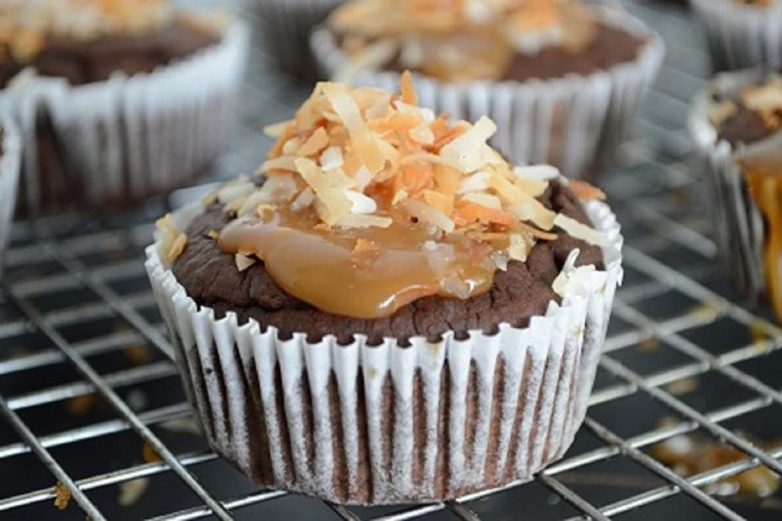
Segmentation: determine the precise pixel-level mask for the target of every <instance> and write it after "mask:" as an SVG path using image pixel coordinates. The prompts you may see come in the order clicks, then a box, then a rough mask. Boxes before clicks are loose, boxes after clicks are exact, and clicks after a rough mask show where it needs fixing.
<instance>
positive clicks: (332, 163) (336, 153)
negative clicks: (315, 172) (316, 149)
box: [320, 146, 345, 172]
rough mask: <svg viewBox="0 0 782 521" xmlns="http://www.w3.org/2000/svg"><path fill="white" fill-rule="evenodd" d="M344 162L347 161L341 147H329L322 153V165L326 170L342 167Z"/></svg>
mask: <svg viewBox="0 0 782 521" xmlns="http://www.w3.org/2000/svg"><path fill="white" fill-rule="evenodd" d="M344 164H345V161H344V159H343V157H342V150H341V149H340V148H339V147H334V146H331V147H328V148H327V149H326V150H324V151H323V153H322V154H321V155H320V167H321V168H322V169H323V170H324V171H326V172H328V171H329V170H334V169H335V168H340V167H341V166H342V165H344Z"/></svg>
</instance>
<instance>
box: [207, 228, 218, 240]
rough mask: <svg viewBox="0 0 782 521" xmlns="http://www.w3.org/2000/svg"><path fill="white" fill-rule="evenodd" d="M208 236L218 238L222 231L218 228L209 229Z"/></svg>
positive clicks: (213, 238)
mask: <svg viewBox="0 0 782 521" xmlns="http://www.w3.org/2000/svg"><path fill="white" fill-rule="evenodd" d="M206 236H207V237H209V238H210V239H212V240H215V241H216V240H217V238H218V237H220V233H219V232H218V231H217V230H209V231H208V232H207V233H206Z"/></svg>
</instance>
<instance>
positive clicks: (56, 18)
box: [0, 0, 246, 215]
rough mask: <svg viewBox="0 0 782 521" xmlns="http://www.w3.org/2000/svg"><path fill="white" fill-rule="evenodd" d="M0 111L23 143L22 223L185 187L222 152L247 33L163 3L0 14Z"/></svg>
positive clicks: (74, 5) (93, 1) (37, 6)
mask: <svg viewBox="0 0 782 521" xmlns="http://www.w3.org/2000/svg"><path fill="white" fill-rule="evenodd" d="M0 28H2V29H1V30H0V89H2V90H0V104H4V105H6V106H7V108H8V109H9V110H10V111H11V112H12V113H13V115H14V117H15V119H16V120H17V123H18V124H19V127H20V130H21V132H22V135H23V138H24V142H25V156H24V161H23V175H22V180H21V187H20V201H19V205H20V207H21V211H22V212H23V213H25V214H28V215H35V214H40V213H51V212H57V211H61V210H65V209H74V208H78V209H80V210H85V209H91V208H92V209H94V208H102V209H106V208H116V207H118V206H123V205H127V204H129V203H131V202H134V201H137V200H141V199H144V198H148V197H150V196H153V195H158V194H161V193H164V192H165V191H168V190H171V189H173V188H176V187H179V186H182V185H185V184H189V183H191V182H192V181H193V180H194V179H195V178H196V176H197V175H198V174H199V173H200V172H202V171H204V170H205V169H206V168H207V167H208V166H209V163H210V162H211V161H212V160H213V159H214V158H215V156H216V155H217V154H218V153H219V152H220V151H221V150H222V147H223V145H224V141H225V139H226V137H227V131H228V126H229V122H230V116H231V109H232V105H233V101H234V98H235V94H236V89H237V87H238V82H239V79H240V75H241V71H242V65H243V61H244V47H245V39H246V38H245V31H244V29H243V28H242V27H241V26H240V25H237V24H230V23H229V22H227V21H226V19H225V18H223V19H222V20H218V19H217V18H216V17H210V16H200V15H194V14H193V15H191V14H187V13H183V12H179V11H176V10H174V9H173V8H172V7H171V6H170V5H169V3H168V2H167V1H166V0H144V1H141V2H132V3H130V2H129V3H122V2H113V1H110V0H86V1H75V0H42V1H37V2H26V1H25V0H10V1H7V2H3V3H2V5H0Z"/></svg>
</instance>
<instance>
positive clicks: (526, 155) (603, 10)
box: [312, 0, 664, 177]
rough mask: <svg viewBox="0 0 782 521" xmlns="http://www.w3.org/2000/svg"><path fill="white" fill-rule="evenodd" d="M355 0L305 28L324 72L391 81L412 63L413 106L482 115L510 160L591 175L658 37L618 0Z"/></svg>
mask: <svg viewBox="0 0 782 521" xmlns="http://www.w3.org/2000/svg"><path fill="white" fill-rule="evenodd" d="M449 5H450V7H449V8H448V9H443V8H442V7H441V6H439V4H438V7H437V8H435V7H433V6H432V4H431V3H428V2H424V1H420V0H405V1H401V2H399V1H393V0H356V1H352V2H349V3H346V4H345V5H344V6H342V7H340V8H338V9H337V10H336V11H335V12H334V13H333V15H332V16H331V17H330V19H329V22H328V24H327V25H326V26H325V27H323V28H321V29H320V30H318V31H316V33H315V34H314V36H313V39H312V47H313V50H314V52H315V54H316V57H317V59H318V61H319V63H320V65H321V66H322V68H323V69H324V71H325V73H326V74H327V75H328V76H330V77H332V78H337V79H340V80H346V81H351V82H353V83H355V84H359V85H379V86H383V87H385V88H391V86H392V85H393V84H394V82H395V81H396V77H397V75H398V71H399V70H404V69H408V70H412V71H414V72H415V74H416V83H417V85H419V91H420V93H421V94H420V95H421V103H422V105H424V106H428V107H431V108H433V109H436V110H437V111H441V112H447V113H449V114H451V115H453V117H455V118H463V119H468V120H476V119H477V118H479V117H481V116H483V115H489V116H490V117H491V118H492V120H494V121H495V122H496V124H497V127H498V130H497V134H496V136H495V137H494V140H493V141H492V143H493V145H494V146H496V147H498V149H500V150H501V151H502V152H503V153H505V154H507V155H508V156H509V157H510V158H512V159H513V160H514V161H517V162H521V163H538V162H540V163H549V164H553V165H556V166H557V167H559V168H560V169H561V170H562V171H563V173H565V174H566V175H568V176H571V177H579V176H584V175H589V174H594V173H595V171H596V167H597V166H598V165H600V164H602V163H604V162H605V161H606V160H608V159H610V158H611V157H612V156H613V155H614V153H615V151H616V149H617V147H618V145H619V144H620V143H621V142H622V140H623V139H624V138H625V137H626V134H627V131H628V129H629V127H630V125H631V123H632V119H633V116H634V114H635V112H636V109H637V107H638V105H639V103H640V100H641V99H642V96H643V94H644V92H645V90H646V88H647V87H648V86H649V84H650V83H651V82H652V80H653V79H654V77H655V75H656V72H657V70H658V68H659V65H660V63H661V61H662V57H663V53H664V50H663V44H662V42H661V40H660V39H659V38H658V37H657V36H656V35H654V34H653V33H652V32H650V31H649V30H647V29H646V28H645V27H644V26H643V25H642V24H641V23H640V22H638V21H637V20H635V19H634V18H632V17H631V16H630V15H628V14H627V13H626V12H625V11H624V10H622V9H621V8H618V7H608V6H605V5H588V4H586V3H581V2H578V1H576V0H534V1H529V2H524V3H520V4H519V3H512V2H462V1H458V0H453V1H452V2H450V4H449Z"/></svg>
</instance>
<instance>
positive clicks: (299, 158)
mask: <svg viewBox="0 0 782 521" xmlns="http://www.w3.org/2000/svg"><path fill="white" fill-rule="evenodd" d="M494 130H495V126H494V123H492V122H491V121H490V120H488V119H486V118H483V119H481V120H479V121H477V122H476V123H475V124H470V123H467V122H465V121H458V122H456V123H451V122H449V121H448V119H447V117H445V116H439V117H438V116H436V115H435V114H434V113H432V112H431V111H430V110H428V109H424V108H420V107H418V106H417V94H416V92H415V90H414V88H413V85H412V83H411V80H410V75H409V74H405V75H404V76H403V79H402V87H401V95H398V96H397V95H391V94H389V93H387V92H385V91H383V90H380V89H376V88H354V89H352V88H349V87H347V86H345V85H342V84H336V83H320V84H318V85H317V86H316V88H315V90H314V92H313V94H312V96H311V97H310V98H309V99H308V100H307V101H306V102H305V103H304V104H303V106H302V107H301V109H300V110H299V111H298V113H297V114H296V117H295V119H293V120H291V121H288V122H285V123H282V124H279V125H275V126H273V127H270V128H268V129H267V131H268V133H269V134H271V135H272V136H274V137H276V138H277V142H276V144H275V145H274V147H273V149H272V150H271V152H270V154H269V157H268V159H267V160H266V162H265V163H264V164H263V166H262V167H261V169H260V171H261V172H262V173H263V174H265V176H266V180H265V182H262V181H259V180H254V179H250V178H247V179H240V180H237V181H235V182H232V183H229V184H228V185H226V186H224V187H223V188H222V189H220V190H219V191H217V192H216V193H214V194H212V195H210V196H209V197H208V198H207V199H206V200H205V201H204V207H205V210H206V211H205V213H204V215H202V216H201V217H199V218H197V219H196V220H195V221H194V222H193V223H192V224H191V225H190V228H189V229H188V230H184V231H181V230H178V229H177V228H176V227H175V226H174V223H173V220H172V219H171V218H170V217H168V218H164V219H163V220H161V221H160V222H159V223H158V226H159V228H161V230H162V232H161V235H159V237H160V239H159V244H160V252H161V254H162V257H163V258H164V261H165V262H168V263H169V264H170V263H173V264H174V273H175V275H176V276H177V279H178V280H179V281H180V283H181V284H183V285H184V286H185V288H186V289H187V290H188V293H189V294H190V295H191V296H193V297H194V298H195V299H196V300H197V301H198V302H199V303H201V304H206V305H211V306H213V307H215V308H217V309H218V311H219V309H220V308H222V310H223V311H226V310H233V311H237V312H238V313H240V314H241V312H242V311H243V310H245V311H247V310H249V311H248V314H247V316H255V315H253V313H256V312H257V313H260V315H262V316H261V317H260V321H261V323H262V324H263V325H266V324H272V325H275V326H277V327H283V328H285V327H292V328H293V330H294V331H296V330H299V331H301V329H296V327H305V326H307V323H306V321H305V320H303V319H302V317H303V316H305V315H306V314H307V313H309V314H311V315H313V314H314V315H319V320H321V321H324V320H325V321H326V322H329V323H330V325H331V326H333V325H334V323H341V324H342V325H344V326H345V328H347V329H350V330H352V333H357V332H365V331H366V325H367V322H368V321H373V320H386V321H393V320H394V319H395V317H398V316H400V313H401V314H404V313H406V312H408V311H409V309H408V308H410V307H411V306H413V305H414V304H417V303H418V301H421V300H427V299H429V301H439V302H445V301H448V302H455V301H461V302H468V301H471V300H475V299H476V298H479V297H481V296H482V295H485V294H490V293H491V290H492V288H493V287H494V286H495V278H497V277H495V275H497V274H498V273H509V272H511V271H514V270H517V269H520V268H522V264H523V263H526V262H527V261H530V259H531V257H532V256H533V255H532V253H533V251H534V250H536V249H537V246H538V245H545V246H544V247H543V248H542V249H541V250H540V251H541V252H542V251H544V250H545V251H546V252H547V253H545V256H546V257H547V263H546V268H545V269H543V268H541V271H546V276H545V279H546V282H545V284H541V280H539V278H536V277H535V276H532V275H530V273H529V270H528V269H527V268H526V267H524V268H523V271H525V276H524V277H522V278H525V277H526V276H529V280H526V279H525V280H526V284H527V289H529V288H530V287H532V286H536V285H541V286H543V291H542V292H539V293H540V295H539V296H538V297H534V296H532V295H526V296H525V295H524V294H523V289H522V288H518V287H516V288H515V290H516V291H517V292H518V293H519V294H518V298H519V299H524V298H525V297H526V298H528V299H529V300H530V301H532V300H535V299H536V298H537V299H538V300H541V302H536V308H538V307H541V306H542V307H543V308H544V309H545V306H546V305H547V304H548V302H550V301H551V300H556V299H557V295H558V294H562V293H563V291H564V289H565V287H566V286H567V284H568V283H569V281H570V280H571V279H572V277H578V276H579V274H580V275H583V274H584V273H585V272H586V271H592V270H594V269H596V266H597V267H599V266H601V263H602V256H601V253H600V248H599V246H600V245H602V244H604V243H605V242H606V237H604V236H603V234H601V233H600V232H598V231H596V230H594V229H593V228H592V227H591V226H590V225H589V224H588V220H587V219H586V218H585V216H584V214H583V211H582V210H581V208H580V205H579V203H578V202H577V201H576V198H575V197H574V195H573V194H574V193H575V194H577V195H578V196H580V197H581V198H582V199H596V198H601V197H602V193H601V192H600V191H599V190H597V189H595V188H593V187H591V186H590V185H587V184H586V183H580V182H572V181H571V183H570V190H568V189H567V188H566V187H565V186H564V185H561V184H560V182H559V180H558V179H559V177H558V172H557V170H556V169H554V168H552V167H548V166H527V167H516V168H514V167H512V166H511V165H510V164H508V163H507V162H506V161H505V160H504V159H503V158H502V156H501V155H500V154H499V153H497V152H496V151H495V150H494V149H492V148H491V147H490V146H489V145H488V144H487V140H488V139H489V138H490V137H491V136H492V134H493V133H494ZM560 239H564V240H560ZM575 250H579V251H583V252H585V254H584V255H583V256H581V255H580V254H579V253H576V252H575ZM537 256H540V252H538V253H537V254H536V255H535V257H537ZM555 259H556V260H555ZM580 261H586V262H588V263H589V266H582V267H580V268H575V265H577V264H582V262H580ZM566 264H567V266H565V265H566ZM541 266H543V263H541ZM566 267H567V269H565V268H566ZM229 268H230V269H229ZM560 272H561V273H560ZM218 273H219V274H218ZM533 279H535V280H533ZM231 288H233V289H231ZM234 290H235V291H234ZM505 290H507V288H505ZM519 290H521V291H519ZM418 305H419V306H420V304H418ZM413 307H415V306H413ZM275 308H276V309H275ZM406 309H408V311H404V310H406ZM266 311H268V312H270V313H271V315H274V313H275V311H292V312H293V311H299V312H300V313H298V314H297V313H293V314H294V315H296V318H295V319H291V318H290V314H288V317H289V319H288V321H287V322H288V323H287V324H280V323H278V322H277V321H276V320H275V317H274V316H271V315H270V314H268V313H267V314H264V313H265V312H266ZM305 311H306V312H305ZM302 312H305V313H304V315H303V314H302ZM486 313H487V314H488V313H490V312H489V311H488V310H486ZM324 315H326V317H324ZM281 316H283V315H279V316H277V317H276V318H280V317H281ZM256 318H258V317H257V316H256ZM517 318H519V319H521V317H517ZM291 321H293V322H295V324H292V323H291ZM340 321H341V322H340ZM362 321H364V322H362ZM299 322H305V323H299ZM315 323H317V320H315V319H312V320H310V325H313V327H315V326H314V324H315ZM468 325H469V324H465V325H464V329H465V330H466V329H467V328H468V327H467V326H468ZM495 325H496V324H495ZM351 328H352V329H351ZM446 329H447V328H446ZM329 332H333V331H327V330H323V331H321V330H319V331H318V332H316V333H319V334H328V333H329ZM442 332H443V331H439V333H442ZM427 333H429V332H427Z"/></svg>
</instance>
